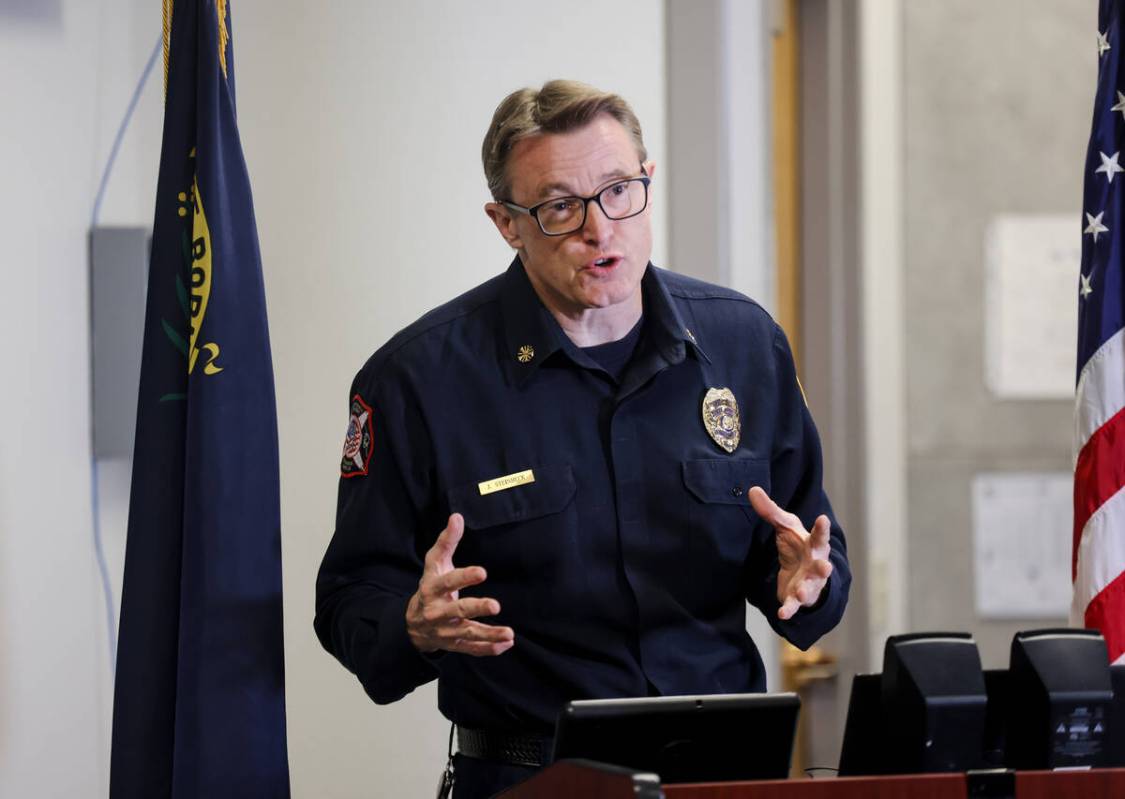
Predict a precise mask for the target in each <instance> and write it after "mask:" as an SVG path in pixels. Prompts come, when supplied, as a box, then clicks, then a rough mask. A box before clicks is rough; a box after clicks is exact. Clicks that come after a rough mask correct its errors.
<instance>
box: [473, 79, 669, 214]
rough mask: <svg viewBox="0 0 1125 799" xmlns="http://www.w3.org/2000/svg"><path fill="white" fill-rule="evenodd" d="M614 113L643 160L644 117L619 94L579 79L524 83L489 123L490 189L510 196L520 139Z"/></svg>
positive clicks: (485, 156)
mask: <svg viewBox="0 0 1125 799" xmlns="http://www.w3.org/2000/svg"><path fill="white" fill-rule="evenodd" d="M601 114H608V115H609V116H611V117H613V118H614V119H616V120H617V121H618V122H620V123H621V125H622V126H623V127H624V128H625V130H626V131H628V133H629V136H630V137H632V139H633V144H634V145H635V146H636V148H637V156H638V158H639V159H640V161H641V162H642V163H643V162H644V161H645V160H646V159H647V158H648V152H647V151H646V150H645V143H644V138H643V137H642V135H641V123H640V122H639V121H638V120H637V115H636V114H634V113H633V109H632V108H630V107H629V104H628V103H627V102H625V100H624V99H623V98H622V97H620V96H619V95H616V94H612V93H611V92H603V91H601V90H599V89H595V88H594V87H593V86H587V85H586V84H585V83H579V82H578V81H573V80H552V81H548V82H547V83H544V84H543V88H541V89H519V90H517V91H514V92H512V93H511V94H509V95H508V96H507V97H505V98H504V99H503V101H502V102H501V103H500V105H498V106H497V107H496V112H495V113H494V114H493V115H492V124H490V125H489V126H488V133H486V134H485V137H484V144H483V145H482V146H481V160H482V161H483V162H484V176H485V179H486V180H487V181H488V190H489V191H490V192H492V198H493V199H494V200H509V199H511V198H510V197H508V196H507V194H508V192H509V191H510V190H511V187H510V186H509V185H508V173H507V168H508V156H509V155H510V154H511V152H512V148H513V147H514V146H515V144H516V142H518V141H519V140H520V139H526V138H527V137H528V136H536V135H538V134H541V133H567V132H569V131H572V130H578V129H579V128H581V127H584V126H586V125H588V124H589V123H590V122H592V121H593V120H594V118H595V117H597V116H599V115H601Z"/></svg>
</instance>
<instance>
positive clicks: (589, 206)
mask: <svg viewBox="0 0 1125 799" xmlns="http://www.w3.org/2000/svg"><path fill="white" fill-rule="evenodd" d="M612 231H613V220H612V219H610V218H609V217H608V216H606V215H605V211H603V210H602V207H601V206H600V205H598V203H597V202H596V201H594V200H590V201H589V202H587V203H586V221H585V222H584V223H583V224H582V235H583V237H584V238H585V239H586V240H587V241H603V240H604V239H605V238H606V237H607V236H609V235H610V234H611V232H612Z"/></svg>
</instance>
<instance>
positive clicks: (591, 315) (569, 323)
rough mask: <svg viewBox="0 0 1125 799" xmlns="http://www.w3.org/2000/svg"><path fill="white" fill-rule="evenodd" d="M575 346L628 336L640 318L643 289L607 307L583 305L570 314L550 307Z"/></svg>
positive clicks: (594, 344) (590, 345) (586, 345)
mask: <svg viewBox="0 0 1125 799" xmlns="http://www.w3.org/2000/svg"><path fill="white" fill-rule="evenodd" d="M548 310H550V311H551V315H552V316H553V317H555V321H557V322H558V323H559V327H561V328H562V330H563V332H564V333H566V337H567V338H569V339H570V340H571V341H572V342H573V343H574V345H575V346H576V347H596V346H598V345H599V344H608V343H609V342H611V341H619V340H621V339H623V338H625V336H626V335H628V334H629V331H630V330H632V329H633V328H634V327H635V326H636V324H637V322H638V321H639V320H640V318H641V310H642V305H641V292H639V291H638V292H637V293H636V296H635V297H631V298H630V299H629V300H627V301H626V302H623V303H619V304H618V305H611V306H610V307H608V308H583V309H582V310H581V311H577V312H575V313H573V314H568V313H565V312H563V311H559V310H556V309H554V308H548Z"/></svg>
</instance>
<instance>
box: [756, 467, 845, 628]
mask: <svg viewBox="0 0 1125 799" xmlns="http://www.w3.org/2000/svg"><path fill="white" fill-rule="evenodd" d="M749 498H750V504H751V505H752V506H753V508H754V511H755V512H756V513H757V514H758V515H759V516H761V517H762V519H764V520H765V521H767V522H769V524H770V525H772V526H773V529H774V533H775V536H776V540H777V559H778V562H779V563H780V568H779V569H778V572H777V601H778V602H780V603H781V607H780V608H779V609H778V611H777V617H778V618H779V619H782V620H785V619H789V618H792V617H793V614H794V613H796V612H797V611H798V610H800V609H801V608H802V607H812V606H813V605H815V604H816V602H817V600H818V599H820V593H821V591H823V590H824V586H825V585H827V584H828V575H830V574H832V564H831V563H830V562H829V560H828V553H829V552H830V551H831V546H830V545H829V537H828V534H829V530H830V529H831V523H830V522H829V521H828V517H827V516H825V515H823V514H821V515H820V516H817V517H816V521H815V522H814V523H813V529H812V532H811V533H810V532H808V531H807V530H805V526H804V525H803V524H802V523H801V520H800V519H799V518H797V516H796V514H793V513H789V512H788V511H785V510H782V509H781V508H780V507H779V506H778V504H777V503H776V502H774V501H773V500H772V499H770V498H769V495H768V494H767V493H766V492H765V491H763V490H762V489H761V488H759V487H758V486H754V487H753V488H751V489H750V492H749Z"/></svg>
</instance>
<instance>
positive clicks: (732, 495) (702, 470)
mask: <svg viewBox="0 0 1125 799" xmlns="http://www.w3.org/2000/svg"><path fill="white" fill-rule="evenodd" d="M683 474H684V486H686V487H687V490H688V491H690V492H691V493H692V495H693V496H694V497H695V498H696V499H698V500H699V501H700V502H704V503H707V504H718V505H743V506H745V507H746V508H749V507H750V500H748V499H747V498H746V494H747V492H748V491H749V490H750V488H751V486H760V487H761V488H762V489H763V490H764V491H765V492H766V493H767V494H768V493H769V491H770V464H769V461H768V460H764V459H751V458H743V459H731V458H716V459H708V460H692V461H684V462H683Z"/></svg>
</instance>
